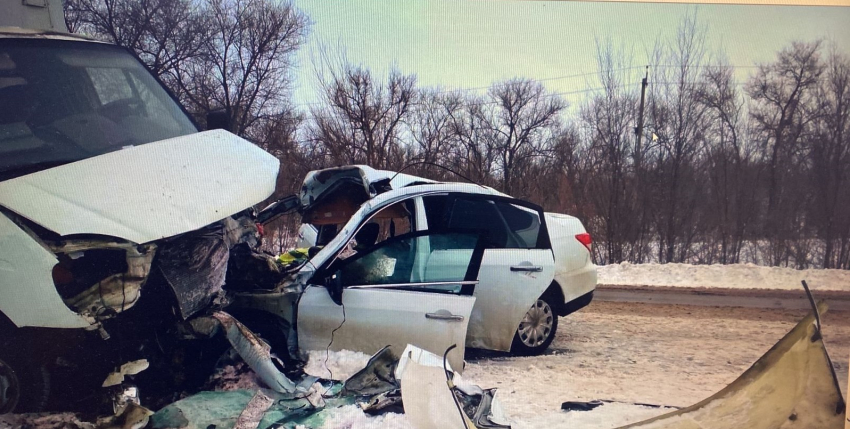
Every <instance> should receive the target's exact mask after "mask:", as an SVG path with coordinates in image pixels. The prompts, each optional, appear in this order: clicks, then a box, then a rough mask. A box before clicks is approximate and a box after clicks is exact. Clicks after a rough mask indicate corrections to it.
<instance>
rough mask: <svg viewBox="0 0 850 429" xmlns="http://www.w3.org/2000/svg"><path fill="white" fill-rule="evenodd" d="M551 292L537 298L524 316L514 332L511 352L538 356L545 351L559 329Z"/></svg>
mask: <svg viewBox="0 0 850 429" xmlns="http://www.w3.org/2000/svg"><path fill="white" fill-rule="evenodd" d="M553 304H554V301H553V300H552V298H551V295H550V294H546V295H543V296H541V297H540V298H538V299H537V301H536V302H535V303H534V304H532V305H531V308H529V309H528V312H526V313H525V316H524V317H523V318H522V321H520V322H519V326H517V330H516V333H515V334H514V340H513V344H511V353H512V354H515V355H520V356H536V355H539V354H541V353H543V352H544V351H545V350H546V349H547V348H548V347H549V344H552V340H554V339H555V332H556V331H557V330H558V315H557V314H555V311H554V306H553Z"/></svg>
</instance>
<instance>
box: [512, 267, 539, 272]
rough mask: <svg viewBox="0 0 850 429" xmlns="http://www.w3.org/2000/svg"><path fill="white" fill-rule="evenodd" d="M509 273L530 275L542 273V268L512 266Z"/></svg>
mask: <svg viewBox="0 0 850 429" xmlns="http://www.w3.org/2000/svg"><path fill="white" fill-rule="evenodd" d="M511 271H526V272H531V273H539V272H541V271H543V267H541V266H538V265H514V266H513V267H511Z"/></svg>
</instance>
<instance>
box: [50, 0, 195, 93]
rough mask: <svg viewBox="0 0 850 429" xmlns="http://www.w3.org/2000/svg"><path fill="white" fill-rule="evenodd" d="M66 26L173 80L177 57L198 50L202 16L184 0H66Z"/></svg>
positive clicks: (191, 55)
mask: <svg viewBox="0 0 850 429" xmlns="http://www.w3.org/2000/svg"><path fill="white" fill-rule="evenodd" d="M64 5H65V17H66V22H67V24H68V28H69V30H70V31H72V32H78V33H89V34H91V35H93V36H96V37H103V38H105V39H107V40H109V41H110V42H112V43H115V44H117V45H120V46H124V47H127V48H130V49H132V50H133V51H134V52H135V53H136V55H138V56H139V58H141V60H142V61H143V62H144V63H145V64H146V65H147V66H148V68H149V69H150V70H151V72H152V73H153V74H155V75H156V76H158V77H160V78H161V79H163V80H167V81H169V83H173V79H174V77H175V76H176V73H175V71H176V70H177V69H178V68H179V67H180V66H181V65H182V63H183V62H185V61H187V60H189V59H191V58H194V57H196V56H197V55H199V54H200V52H201V49H202V47H203V41H204V39H205V37H206V34H207V32H206V26H205V25H204V16H203V14H202V13H201V10H200V7H198V5H197V2H193V1H190V0H135V1H128V0H66V1H65V3H64Z"/></svg>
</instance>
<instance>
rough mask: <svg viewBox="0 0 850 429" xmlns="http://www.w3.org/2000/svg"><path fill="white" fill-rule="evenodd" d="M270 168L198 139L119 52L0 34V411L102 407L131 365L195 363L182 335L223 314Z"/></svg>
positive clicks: (241, 143)
mask: <svg viewBox="0 0 850 429" xmlns="http://www.w3.org/2000/svg"><path fill="white" fill-rule="evenodd" d="M278 169H279V161H278V160H277V159H276V158H275V157H273V156H272V155H270V154H269V153H267V152H265V151H263V150H262V149H260V148H259V147H257V146H256V145H254V144H252V143H251V142H249V141H246V140H244V139H242V138H239V137H237V136H235V135H233V134H231V133H229V132H226V131H224V130H211V131H205V132H198V127H197V126H196V125H195V124H194V123H193V122H192V120H191V119H190V117H189V116H188V115H187V113H186V112H185V111H184V110H183V109H182V107H180V105H179V104H178V103H177V102H176V101H175V99H174V98H173V96H171V95H170V94H169V93H168V92H167V90H165V88H164V87H163V86H162V85H161V84H160V82H158V81H157V80H156V79H155V78H154V77H153V76H151V75H150V73H149V72H148V71H147V70H146V69H145V68H144V66H143V65H142V64H141V63H140V62H139V61H138V60H137V59H136V58H134V56H133V55H132V54H131V53H130V52H128V51H127V50H125V49H123V48H119V47H116V46H112V45H109V44H105V43H100V42H96V41H93V40H90V39H86V38H84V37H79V36H75V35H71V34H67V33H56V32H51V31H40V30H27V29H21V28H14V27H0V414H2V413H7V412H16V411H32V410H39V409H43V408H45V407H48V408H53V409H61V408H75V407H76V406H75V405H74V404H71V403H70V402H73V400H76V399H79V400H88V401H91V402H93V403H96V402H97V400H96V399H92V398H91V397H93V396H97V394H96V393H94V392H95V389H97V388H100V385H101V383H103V382H104V378H105V377H106V375H107V374H108V373H109V372H111V371H113V370H116V369H117V368H119V367H120V366H121V365H122V364H124V363H127V362H131V361H137V360H140V359H150V360H151V362H150V366H151V367H153V368H156V367H157V365H158V363H157V359H159V360H160V361H166V362H167V364H163V366H166V367H175V365H173V363H174V359H177V360H178V361H180V362H189V360H190V358H189V356H188V355H187V353H190V352H192V347H184V346H178V345H177V344H179V341H177V340H178V339H180V338H181V337H187V335H186V332H188V330H187V329H185V328H181V325H185V324H188V323H190V322H191V321H192V320H193V319H194V318H197V317H198V316H199V315H200V314H202V313H205V312H209V310H211V309H215V308H218V307H222V306H224V305H226V297H225V293H224V291H223V287H224V284H225V281H226V278H227V268H228V266H229V265H230V255H231V250H233V249H234V248H237V247H240V246H244V247H248V248H251V249H254V248H256V247H258V245H259V242H260V239H261V237H260V234H259V231H258V227H257V224H256V222H257V220H256V213H255V211H254V209H253V206H254V205H256V204H258V203H260V202H262V201H263V200H265V199H266V198H268V197H269V196H270V195H271V194H272V193H273V192H274V188H275V182H276V178H277V174H278ZM189 337H191V336H189ZM195 348H197V347H195ZM187 350H188V351H187ZM163 358H164V359H163ZM178 366H179V365H178ZM65 377H68V378H67V379H66V378H65ZM175 377H176V378H175ZM182 378H185V376H184V375H182V374H174V377H172V379H171V380H170V381H169V382H170V383H171V384H172V385H173V384H179V382H180V380H181V379H182ZM65 381H67V382H65ZM61 389H67V391H65V392H62V393H61V394H59V395H57V393H58V390H61ZM57 396H61V397H62V398H64V399H63V400H64V402H62V401H60V402H61V403H56V404H51V400H54V399H53V398H55V397H57ZM69 398H70V401H69ZM77 408H79V407H77Z"/></svg>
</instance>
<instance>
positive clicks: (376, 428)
mask: <svg viewBox="0 0 850 429" xmlns="http://www.w3.org/2000/svg"><path fill="white" fill-rule="evenodd" d="M298 429H414V428H413V427H412V426H410V422H408V420H407V416H405V415H404V414H397V413H387V414H384V415H381V416H374V417H373V416H368V415H366V413H364V412H363V410H361V409H360V407H359V406H357V405H347V406H344V407H340V408H337V409H334V410H332V411H330V414H329V417H328V419H327V420H325V424H324V425H322V426H320V427H318V428H307V427H306V426H298Z"/></svg>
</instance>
